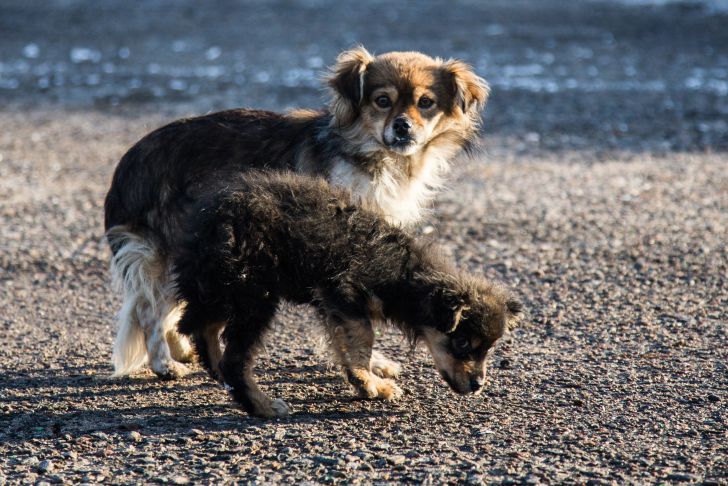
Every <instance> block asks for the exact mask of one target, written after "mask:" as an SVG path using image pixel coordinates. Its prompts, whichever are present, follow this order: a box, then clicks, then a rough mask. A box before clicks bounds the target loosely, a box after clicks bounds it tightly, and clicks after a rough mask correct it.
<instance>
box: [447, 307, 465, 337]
mask: <svg viewBox="0 0 728 486" xmlns="http://www.w3.org/2000/svg"><path fill="white" fill-rule="evenodd" d="M466 310H468V306H466V305H464V304H462V305H460V307H457V308H456V309H455V313H454V314H453V318H452V327H450V330H448V331H446V332H445V333H446V334H450V333H451V332H454V331H455V329H457V328H458V326H459V325H460V319H462V318H463V312H465V311H466Z"/></svg>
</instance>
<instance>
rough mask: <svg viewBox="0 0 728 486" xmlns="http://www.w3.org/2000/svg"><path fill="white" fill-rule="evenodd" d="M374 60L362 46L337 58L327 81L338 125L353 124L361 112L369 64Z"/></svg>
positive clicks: (333, 112) (335, 120)
mask: <svg viewBox="0 0 728 486" xmlns="http://www.w3.org/2000/svg"><path fill="white" fill-rule="evenodd" d="M373 60H374V57H372V55H371V54H369V51H367V50H366V49H364V48H363V47H361V46H359V47H355V48H354V49H350V50H348V51H344V52H342V53H341V54H339V57H337V58H336V64H334V66H333V67H332V68H331V71H330V73H329V75H328V77H327V79H326V82H327V84H328V85H329V88H330V90H331V98H332V99H331V113H332V114H333V116H334V122H335V123H336V125H337V126H339V127H343V126H347V125H349V124H351V123H352V122H353V121H354V120H355V119H356V117H357V115H358V114H359V107H360V105H361V102H362V100H363V97H364V78H365V74H366V70H367V66H368V65H369V64H370V63H371V62H372V61H373Z"/></svg>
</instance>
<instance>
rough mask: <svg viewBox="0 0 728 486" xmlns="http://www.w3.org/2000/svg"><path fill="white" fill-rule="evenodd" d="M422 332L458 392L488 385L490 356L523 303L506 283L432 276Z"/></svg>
mask: <svg viewBox="0 0 728 486" xmlns="http://www.w3.org/2000/svg"><path fill="white" fill-rule="evenodd" d="M427 278H428V280H430V281H432V280H433V278H434V280H435V281H434V282H433V283H432V284H431V288H432V289H433V290H432V291H431V292H430V295H429V296H428V297H427V298H425V299H424V302H423V306H424V309H425V316H426V317H425V318H424V319H423V321H424V322H423V324H425V325H424V326H423V327H421V328H420V333H421V336H422V338H423V340H424V341H425V343H426V344H427V347H428V348H429V350H430V353H431V354H432V358H433V359H434V361H435V366H436V367H437V369H438V371H439V372H440V375H442V377H443V378H444V379H445V381H446V382H447V383H448V385H450V387H451V388H452V389H453V390H454V391H455V392H457V393H460V394H463V395H464V394H468V393H478V392H480V391H481V390H482V388H483V386H484V385H485V380H486V371H485V358H486V354H487V353H488V350H489V349H490V348H491V347H492V346H493V344H495V342H496V341H497V340H498V339H499V338H500V337H501V336H502V335H503V333H504V332H505V331H506V330H508V329H512V328H514V327H516V326H517V325H518V320H519V316H520V313H521V303H520V302H519V301H518V300H517V299H515V298H514V297H513V296H511V295H509V294H508V293H507V292H506V291H504V290H502V289H501V288H499V287H497V286H495V285H492V284H490V283H488V282H485V281H484V280H482V279H478V278H475V277H470V276H458V277H453V276H450V275H439V276H438V275H435V276H434V277H433V276H428V277H427Z"/></svg>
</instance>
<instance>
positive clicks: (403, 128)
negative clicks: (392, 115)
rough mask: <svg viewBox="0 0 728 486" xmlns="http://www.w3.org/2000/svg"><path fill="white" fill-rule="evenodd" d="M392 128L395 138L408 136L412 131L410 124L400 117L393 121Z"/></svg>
mask: <svg viewBox="0 0 728 486" xmlns="http://www.w3.org/2000/svg"><path fill="white" fill-rule="evenodd" d="M392 128H394V134H395V135H397V137H399V138H404V137H406V136H408V135H409V132H410V130H411V129H412V123H411V122H410V121H409V120H408V119H407V118H405V117H403V116H401V117H399V118H397V119H395V120H394V124H393V125H392Z"/></svg>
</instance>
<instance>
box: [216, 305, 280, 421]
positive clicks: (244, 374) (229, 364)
mask: <svg viewBox="0 0 728 486" xmlns="http://www.w3.org/2000/svg"><path fill="white" fill-rule="evenodd" d="M261 300H262V299H261ZM275 310H276V305H270V303H263V302H260V300H258V301H256V302H255V303H253V304H251V306H250V308H249V309H245V310H243V311H241V312H240V313H236V314H237V315H236V316H235V317H234V318H233V320H232V321H231V322H230V323H229V324H228V325H227V327H226V328H225V330H224V331H223V334H222V335H223V340H224V341H225V352H224V353H223V355H222V359H221V360H220V364H219V369H220V375H221V376H222V379H223V383H224V385H225V388H226V389H227V390H228V391H229V392H230V394H231V395H232V396H233V398H234V399H235V401H236V402H238V403H239V404H240V405H242V407H243V408H244V409H245V411H247V412H248V413H249V414H251V415H255V416H258V417H266V418H272V417H285V416H287V415H289V413H290V409H289V407H288V405H287V404H286V403H285V402H284V401H283V400H280V399H276V400H271V399H270V398H268V396H266V395H265V393H263V392H262V391H261V390H260V388H258V384H257V382H256V381H255V377H254V376H253V367H254V366H255V357H256V353H257V350H258V347H259V346H260V343H261V340H262V338H263V334H264V333H265V331H266V330H267V328H268V326H269V325H270V321H271V320H272V318H273V315H274V314H275ZM243 313H244V314H243Z"/></svg>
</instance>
